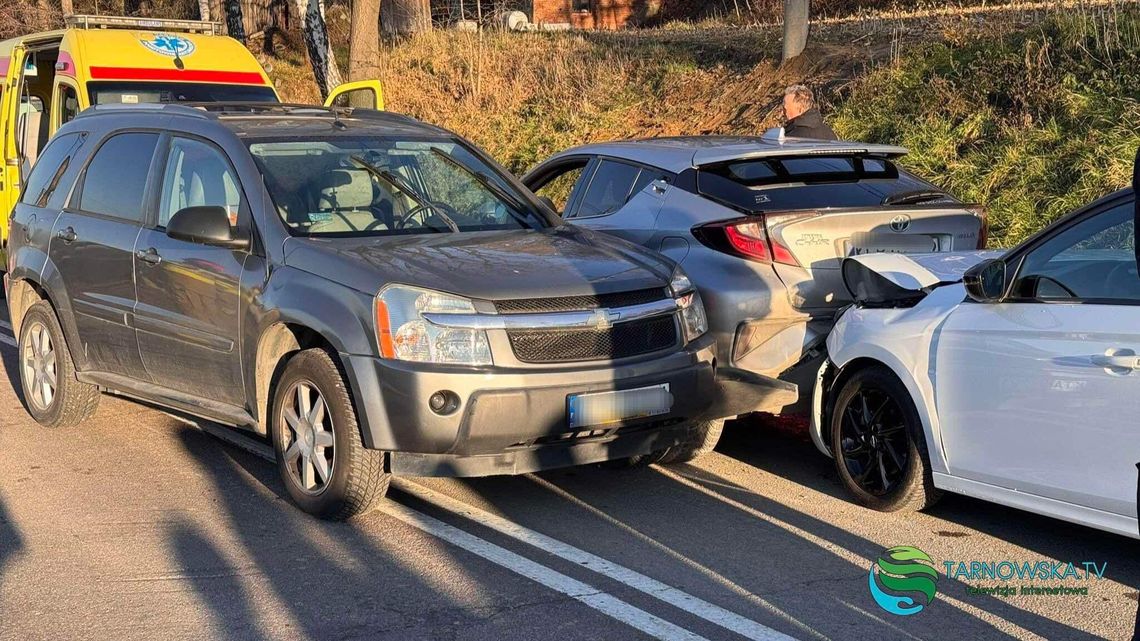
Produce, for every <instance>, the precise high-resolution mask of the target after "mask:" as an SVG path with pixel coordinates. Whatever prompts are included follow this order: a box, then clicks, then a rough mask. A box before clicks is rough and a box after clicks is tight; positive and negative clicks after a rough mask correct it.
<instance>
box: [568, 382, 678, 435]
mask: <svg viewBox="0 0 1140 641" xmlns="http://www.w3.org/2000/svg"><path fill="white" fill-rule="evenodd" d="M567 400H568V401H569V404H568V406H569V407H568V409H567V411H568V412H569V414H570V427H583V426H585V425H604V424H606V423H616V422H618V421H627V420H630V419H634V418H644V417H646V416H656V415H657V414H666V413H668V412H669V410H670V409H672V408H673V395H672V394H670V393H669V384H668V383H662V384H661V385H654V386H653V387H639V388H637V389H626V390H617V391H613V392H594V393H591V394H571V395H570V396H569V398H568V399H567Z"/></svg>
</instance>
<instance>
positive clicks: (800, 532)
mask: <svg viewBox="0 0 1140 641" xmlns="http://www.w3.org/2000/svg"><path fill="white" fill-rule="evenodd" d="M658 471H659V472H660V473H661V474H664V475H665V476H667V477H669V478H671V479H673V480H674V481H676V482H678V483H680V484H681V485H684V486H686V487H688V488H690V489H693V490H696V491H697V492H700V493H702V494H705V495H707V496H709V497H712V498H714V499H716V500H718V501H721V502H722V503H724V504H726V505H731V506H732V507H734V508H736V509H738V510H740V511H741V512H743V513H745V514H748V515H750V516H753V517H755V518H757V519H760V520H761V521H766V522H768V523H771V524H772V525H775V526H777V527H779V528H782V529H783V530H785V531H787V532H789V533H791V534H793V535H795V536H797V537H799V538H801V539H803V540H804V541H808V542H811V543H814V544H815V545H817V546H819V547H820V548H821V549H824V550H827V551H828V552H831V553H832V554H834V555H836V556H838V557H840V558H842V559H844V560H845V561H847V562H849V563H851V564H852V565H855V566H858V567H864V568H866V567H870V566H871V563H872V562H873V561H871V559H868V558H865V557H863V556H860V555H859V554H858V553H856V552H852V551H851V550H848V549H847V548H845V547H842V546H841V545H839V544H837V543H832V542H831V541H829V540H827V539H825V538H823V537H821V536H817V535H816V534H813V533H811V532H808V531H807V530H805V529H803V528H800V527H798V526H795V525H793V524H791V523H789V522H787V521H784V520H782V519H779V518H777V517H775V516H772V515H770V514H766V513H764V512H761V511H760V510H757V509H756V508H754V507H752V506H749V505H745V504H744V503H741V502H740V501H737V500H736V499H733V498H730V497H728V496H726V495H724V494H718V493H716V492H713V491H712V490H710V489H708V488H707V487H705V486H704V485H703V484H702V483H703V482H704V480H703V479H701V478H699V477H697V476H690V475H688V474H684V473H680V472H677V471H674V470H670V469H668V468H658ZM733 489H737V488H733ZM938 600H939V601H941V602H944V603H949V604H950V605H952V606H953V607H955V608H957V609H959V610H961V611H963V612H965V613H966V614H969V615H970V616H972V617H974V618H976V619H978V620H979V621H983V622H985V623H988V624H990V625H992V626H994V628H996V629H999V630H1006V631H1007V632H1009V633H1010V634H1013V635H1014V636H1016V637H1017V638H1018V639H1041V640H1042V641H1044V637H1042V636H1041V635H1039V634H1037V633H1035V632H1032V631H1030V630H1028V629H1026V628H1023V627H1021V626H1019V625H1017V624H1016V623H1014V622H1013V621H1009V620H1007V619H1003V618H1001V616H999V615H997V614H991V613H990V612H988V611H986V610H983V609H981V608H979V607H977V606H975V605H973V604H970V603H966V602H964V601H962V600H960V599H956V598H954V597H952V596H950V595H948V594H945V593H939V595H938Z"/></svg>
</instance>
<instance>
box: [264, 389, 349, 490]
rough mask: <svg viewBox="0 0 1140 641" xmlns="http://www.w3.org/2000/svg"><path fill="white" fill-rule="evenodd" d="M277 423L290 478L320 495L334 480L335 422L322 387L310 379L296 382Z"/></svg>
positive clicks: (283, 404) (288, 392)
mask: <svg viewBox="0 0 1140 641" xmlns="http://www.w3.org/2000/svg"><path fill="white" fill-rule="evenodd" d="M278 425H280V426H281V427H282V428H284V429H281V430H278V431H279V433H280V434H279V436H278V438H279V439H281V447H282V451H284V452H285V455H284V458H285V468H286V469H287V470H288V472H289V479H290V481H292V482H293V483H294V485H296V486H297V488H298V489H300V490H301V491H302V492H305V493H306V494H311V495H317V494H320V493H321V492H324V491H325V489H326V488H327V487H328V485H329V482H330V481H331V480H332V474H333V466H334V465H335V463H336V457H335V456H334V443H335V439H334V438H333V422H332V416H331V415H330V413H329V411H328V405H327V404H326V403H325V399H324V397H323V396H322V395H321V392H320V390H318V389H317V386H316V385H314V384H313V383H312V382H311V381H307V380H302V381H297V382H295V383H293V384H292V385H291V386H290V387H289V389H288V390H287V391H286V393H285V401H284V403H282V407H281V416H280V417H279V420H278Z"/></svg>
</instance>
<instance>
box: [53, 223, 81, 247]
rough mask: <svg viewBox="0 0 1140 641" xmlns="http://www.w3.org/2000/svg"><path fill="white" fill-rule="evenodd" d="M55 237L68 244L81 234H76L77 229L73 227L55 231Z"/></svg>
mask: <svg viewBox="0 0 1140 641" xmlns="http://www.w3.org/2000/svg"><path fill="white" fill-rule="evenodd" d="M55 237H56V238H58V239H60V240H62V241H63V242H65V243H67V244H68V245H70V244H71V243H73V242H75V239H77V238H79V236H77V235H76V234H75V230H74V229H73V228H71V227H68V228H66V229H61V230H59V231H57V232H55Z"/></svg>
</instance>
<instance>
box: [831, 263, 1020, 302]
mask: <svg viewBox="0 0 1140 641" xmlns="http://www.w3.org/2000/svg"><path fill="white" fill-rule="evenodd" d="M1003 253H1005V252H1002V251H993V250H978V251H965V252H943V253H938V254H888V253H882V254H864V255H862V256H852V257H850V258H846V259H844V260H843V266H842V269H843V284H844V285H845V286H846V287H847V291H848V292H850V293H851V298H852V300H854V301H855V304H856V305H859V306H862V307H908V306H911V305H914V304H916V303H918V301H920V300H922V299H923V298H925V297H926V295H927V294H929V293H930V291H931V290H933V289H934V288H936V287H940V286H942V285H947V284H950V283H957V282H961V280H962V276H963V275H964V274H965V273H966V270H968V269H970V268H971V267H973V266H974V265H977V264H978V263H980V262H982V261H983V260H986V259H988V258H998V257H1000V256H1001V255H1002V254H1003Z"/></svg>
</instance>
